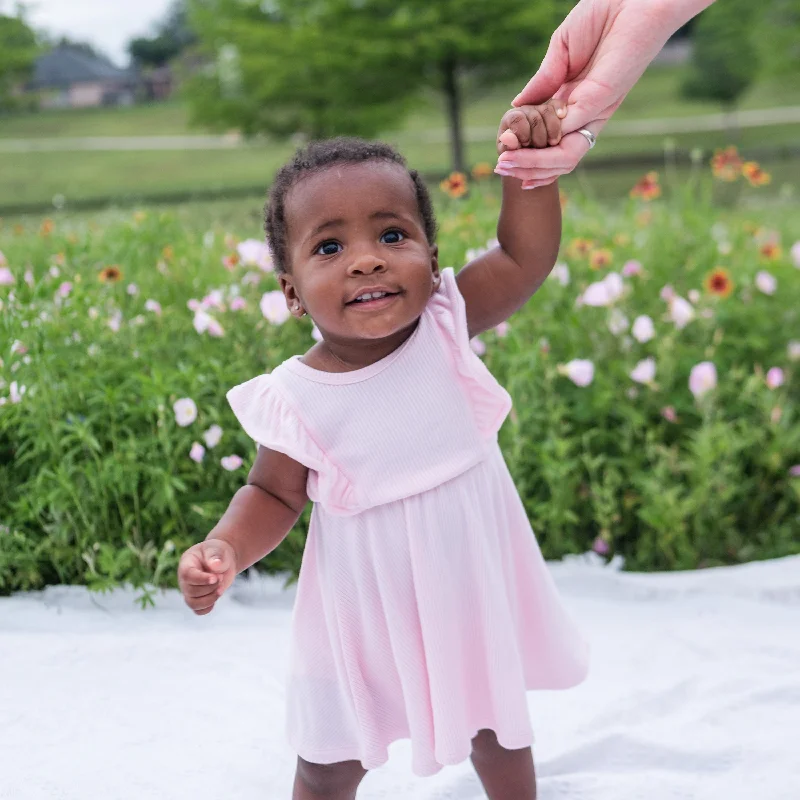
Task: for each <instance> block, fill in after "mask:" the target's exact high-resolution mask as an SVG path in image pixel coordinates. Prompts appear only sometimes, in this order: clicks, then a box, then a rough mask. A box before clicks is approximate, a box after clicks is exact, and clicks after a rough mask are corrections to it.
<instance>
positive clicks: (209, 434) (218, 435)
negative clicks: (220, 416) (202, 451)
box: [203, 425, 222, 448]
mask: <svg viewBox="0 0 800 800" xmlns="http://www.w3.org/2000/svg"><path fill="white" fill-rule="evenodd" d="M203 439H205V442H206V446H207V447H209V448H214V447H216V446H217V445H218V444H219V442H220V439H222V428H220V426H219V425H212V426H211V427H210V428H209V429H208V430H207V431H206V432H205V433H204V434H203Z"/></svg>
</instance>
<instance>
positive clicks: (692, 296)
mask: <svg viewBox="0 0 800 800" xmlns="http://www.w3.org/2000/svg"><path fill="white" fill-rule="evenodd" d="M688 297H689V302H690V303H699V302H700V292H698V291H697V289H689V295H688Z"/></svg>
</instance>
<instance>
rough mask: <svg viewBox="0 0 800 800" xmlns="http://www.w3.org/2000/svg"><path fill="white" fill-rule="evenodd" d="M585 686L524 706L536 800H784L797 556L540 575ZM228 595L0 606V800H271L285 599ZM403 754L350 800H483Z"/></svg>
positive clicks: (795, 698) (788, 782) (286, 775)
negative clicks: (586, 669)
mask: <svg viewBox="0 0 800 800" xmlns="http://www.w3.org/2000/svg"><path fill="white" fill-rule="evenodd" d="M551 568H552V571H553V574H554V576H555V578H556V581H557V583H558V585H559V587H560V589H561V591H562V593H563V595H564V598H565V600H566V602H567V604H568V606H569V607H570V608H571V609H572V611H573V612H574V614H575V615H576V617H577V619H578V621H579V622H580V624H581V625H582V627H583V629H584V631H585V632H586V635H587V637H588V638H589V640H590V642H591V644H592V648H593V656H592V671H591V676H590V678H589V680H588V681H587V682H586V683H585V684H583V685H582V686H580V687H579V688H577V689H573V690H570V691H567V692H563V693H559V692H543V693H539V694H536V693H531V694H530V695H529V706H530V713H531V716H532V719H533V722H534V728H535V730H536V737H537V740H536V744H535V745H534V756H535V759H536V763H537V769H538V775H539V799H540V800H555V799H556V798H575V800H634V798H636V799H637V800H638V798H642V800H673V798H676V799H677V798H682V799H683V798H685V799H687V800H688V799H690V798H691V799H692V800H694V798H697V800H701V799H702V800H752V799H753V798H759V800H797V798H800V755H798V751H797V738H796V737H797V736H798V735H800V557H795V558H787V559H781V560H776V561H769V562H762V563H754V564H748V565H745V566H741V567H734V568H724V569H714V570H706V571H701V572H694V573H672V574H653V575H642V574H632V573H622V572H619V571H617V570H616V569H614V568H613V567H601V566H599V565H598V564H597V563H596V560H594V559H592V558H591V557H585V558H578V559H572V560H570V561H568V562H566V563H558V564H552V565H551ZM281 585H282V584H281V581H280V580H278V579H275V578H262V577H257V578H255V579H254V580H250V581H248V580H243V579H241V578H240V579H239V580H238V581H237V583H236V584H235V585H234V586H233V587H232V589H231V591H230V592H229V594H228V595H226V596H225V597H224V598H223V599H222V601H221V602H220V603H219V605H218V607H217V608H216V609H215V611H214V612H213V613H212V614H210V615H209V616H206V617H195V616H194V615H193V614H192V613H191V612H190V611H189V610H188V609H187V608H186V607H185V606H184V605H183V601H182V600H181V598H180V596H179V595H178V593H177V592H167V593H164V594H160V595H159V596H158V607H157V608H156V609H155V610H153V609H150V610H147V611H141V610H140V609H139V608H138V607H137V606H135V605H134V604H133V597H134V596H135V594H134V593H133V592H131V591H127V590H118V591H115V592H114V593H112V594H107V595H91V594H90V593H89V592H87V591H86V590H85V589H83V588H80V587H69V586H60V587H51V588H49V589H47V590H46V591H44V592H41V593H28V594H18V595H15V596H13V597H9V598H0V798H2V799H3V800H184V798H185V799H186V800H289V798H290V797H291V785H292V778H293V774H294V754H293V753H292V752H291V751H290V749H289V748H288V745H287V744H286V742H285V741H284V738H283V719H284V717H283V713H284V712H283V704H284V695H283V677H284V674H285V671H286V669H287V666H288V647H289V623H290V616H291V606H292V600H293V596H294V595H293V592H291V591H288V592H285V591H283V590H282V588H281ZM409 760H410V759H409V753H408V750H407V743H406V742H398V743H396V744H395V745H393V746H392V748H391V749H390V761H389V763H388V764H387V765H386V766H384V767H382V768H381V769H378V770H375V771H374V772H372V773H370V774H369V775H368V776H367V777H366V778H365V780H364V783H363V784H362V788H361V790H360V792H359V800H370V799H371V798H375V799H377V798H396V799H397V800H434V798H452V799H453V800H472V799H473V798H475V799H477V798H482V797H484V795H483V793H482V791H481V788H480V784H479V783H478V780H477V778H476V777H475V775H474V773H473V771H472V767H471V765H470V763H469V762H468V761H467V762H465V763H463V764H460V765H458V766H455V767H448V768H445V769H444V770H442V772H440V773H439V774H438V775H436V776H434V777H433V778H427V779H419V778H415V777H414V776H413V775H412V774H411V772H410V769H409Z"/></svg>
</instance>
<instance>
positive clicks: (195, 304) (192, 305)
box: [186, 297, 201, 311]
mask: <svg viewBox="0 0 800 800" xmlns="http://www.w3.org/2000/svg"><path fill="white" fill-rule="evenodd" d="M186 306H187V307H188V309H189V311H199V310H200V309H201V305H200V301H199V300H195V298H194V297H193V298H192V299H191V300H189V302H188V303H186Z"/></svg>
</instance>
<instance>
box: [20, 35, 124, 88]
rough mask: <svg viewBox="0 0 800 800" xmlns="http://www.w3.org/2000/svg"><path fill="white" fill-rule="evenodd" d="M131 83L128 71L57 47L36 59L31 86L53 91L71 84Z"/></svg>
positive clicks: (62, 46) (80, 53)
mask: <svg viewBox="0 0 800 800" xmlns="http://www.w3.org/2000/svg"><path fill="white" fill-rule="evenodd" d="M132 79H133V75H132V74H131V73H130V72H129V71H128V70H124V69H119V67H115V66H114V65H113V64H112V63H111V62H110V61H107V60H106V59H104V58H101V57H99V56H94V55H91V54H90V53H86V52H84V51H83V50H78V49H76V48H74V47H69V46H68V45H60V46H58V47H55V48H53V49H52V50H51V51H50V52H49V53H45V54H44V55H43V56H40V57H39V58H38V59H37V61H36V66H35V69H34V74H33V80H32V81H31V85H32V86H33V87H34V88H37V89H55V88H62V87H65V86H71V85H72V84H73V83H95V82H97V81H114V82H120V83H128V82H129V81H131V80H132Z"/></svg>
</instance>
